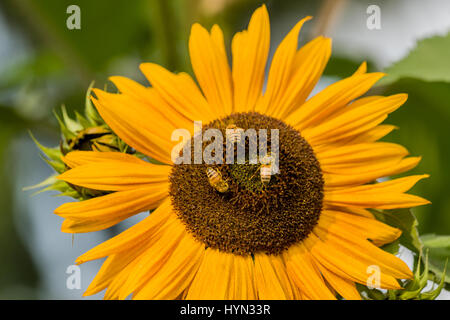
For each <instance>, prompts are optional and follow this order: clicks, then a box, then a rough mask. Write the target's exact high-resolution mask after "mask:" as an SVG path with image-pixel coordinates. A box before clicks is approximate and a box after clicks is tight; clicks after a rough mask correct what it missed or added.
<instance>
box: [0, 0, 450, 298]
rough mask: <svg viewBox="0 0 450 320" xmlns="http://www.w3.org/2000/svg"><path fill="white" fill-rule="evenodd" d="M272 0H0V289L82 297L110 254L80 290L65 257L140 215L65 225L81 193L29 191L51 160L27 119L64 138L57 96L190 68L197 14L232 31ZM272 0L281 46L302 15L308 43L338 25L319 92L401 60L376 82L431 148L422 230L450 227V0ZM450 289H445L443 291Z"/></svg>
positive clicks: (406, 135)
mask: <svg viewBox="0 0 450 320" xmlns="http://www.w3.org/2000/svg"><path fill="white" fill-rule="evenodd" d="M261 3H262V2H261V1H255V0H173V1H167V0H133V1H110V0H96V1H89V0H84V1H75V0H58V1H56V0H36V1H33V0H2V1H1V2H0V209H1V210H0V299H79V298H81V296H82V293H83V291H84V290H85V289H86V288H87V286H88V284H89V282H90V281H91V280H92V279H93V277H94V275H95V272H96V271H97V270H98V268H99V267H100V262H99V261H96V262H90V263H87V264H85V265H83V266H82V267H81V275H82V283H81V289H80V290H77V289H75V290H70V289H68V288H67V287H66V280H67V277H68V274H66V270H67V268H68V267H69V266H70V265H72V264H73V263H74V260H75V258H76V257H77V256H79V255H80V254H81V253H83V252H84V251H86V250H88V249H89V248H91V247H93V246H95V245H96V244H98V243H100V242H102V241H104V240H105V239H107V238H109V237H111V236H112V235H114V234H116V233H118V232H119V231H120V230H122V229H124V228H126V227H127V226H129V225H132V224H134V223H135V222H136V221H138V220H139V219H140V218H141V217H140V216H137V217H134V218H131V219H129V220H127V221H125V222H123V223H122V224H120V225H119V226H117V227H114V228H111V229H108V230H105V231H101V232H96V233H90V234H82V235H76V236H75V238H74V239H73V243H72V237H71V235H69V234H64V233H61V232H60V227H61V223H62V218H59V217H58V216H56V215H54V214H53V213H52V212H53V210H54V209H55V208H56V207H57V206H59V205H60V204H62V203H64V202H66V201H70V200H71V199H69V198H63V197H55V194H52V193H51V192H48V193H42V194H39V195H37V196H32V192H29V191H28V192H24V191H23V190H22V189H23V188H24V187H26V186H29V185H33V184H36V183H38V182H40V181H42V180H43V179H45V178H46V177H47V176H48V175H50V174H51V173H52V170H51V169H50V168H49V167H48V166H47V165H46V163H45V162H44V161H43V160H42V159H41V157H40V156H39V152H38V149H37V148H36V146H35V145H34V143H33V142H32V140H31V139H30V136H29V134H28V131H29V130H30V131H32V132H33V134H34V135H35V136H36V137H37V138H38V140H39V141H41V142H42V143H43V144H44V145H47V146H56V145H58V143H59V131H58V125H57V122H56V120H55V118H54V116H53V115H52V112H53V110H59V108H60V106H61V105H62V104H64V105H65V106H66V107H67V109H68V110H69V113H70V114H73V111H74V110H82V109H83V107H84V99H85V92H86V90H87V88H88V86H89V84H90V83H91V82H92V81H95V86H97V87H104V86H105V85H106V86H112V85H111V84H110V83H108V81H107V78H108V76H111V75H122V76H127V77H130V78H132V79H134V80H137V81H139V82H141V83H147V82H146V80H145V79H144V78H143V76H142V75H141V74H140V73H139V69H138V66H139V63H140V62H144V61H152V62H157V63H159V64H161V65H163V66H164V67H166V68H168V69H170V70H173V71H187V72H190V73H191V72H192V70H191V67H190V64H189V59H188V54H187V40H188V36H189V30H190V25H191V24H192V23H193V22H196V21H197V22H201V23H202V24H203V25H205V26H207V27H211V26H212V24H213V23H218V24H219V25H220V26H221V27H222V28H223V29H224V32H225V39H226V42H227V44H228V45H229V44H230V42H231V37H232V35H233V33H234V32H236V31H240V30H242V29H243V28H245V27H246V26H247V23H248V20H249V18H250V15H251V13H252V12H253V10H254V9H255V8H257V7H258V6H259V5H260V4H261ZM265 3H266V5H267V7H268V9H269V14H270V17H271V32H272V34H271V41H272V47H271V54H273V51H274V49H275V48H276V45H277V44H278V43H279V42H280V41H281V39H282V37H284V35H285V34H286V33H287V32H288V31H289V29H290V28H291V27H292V26H293V25H294V24H295V22H296V21H298V20H299V19H301V18H303V17H304V16H306V15H312V16H314V19H313V20H312V21H311V22H308V23H307V24H306V26H305V27H304V29H303V30H302V33H301V36H300V41H301V43H304V42H306V41H308V40H310V39H312V38H313V37H315V36H317V35H320V34H324V35H326V36H329V37H332V38H333V55H332V59H331V60H330V63H329V66H328V67H327V69H326V70H325V76H324V77H323V79H322V80H321V81H320V83H319V84H318V86H317V88H316V89H315V91H314V92H313V94H314V93H315V92H317V91H318V90H320V89H322V88H324V87H325V86H327V85H329V84H330V83H332V82H335V81H336V80H338V79H340V78H342V77H346V76H348V75H350V74H352V73H353V72H354V71H355V70H356V68H357V66H358V65H359V64H360V63H361V62H362V61H364V60H366V61H367V62H368V64H369V70H370V71H378V70H382V71H385V70H386V71H388V72H389V73H390V74H391V75H390V76H389V77H388V78H387V79H386V80H384V81H382V82H381V83H380V84H379V85H378V86H377V87H376V88H374V89H373V90H372V93H376V94H384V95H387V94H390V93H394V92H406V93H408V94H409V100H408V102H407V103H406V104H405V105H404V106H403V107H402V108H401V109H400V110H398V111H397V112H395V113H394V114H392V115H391V117H390V118H389V119H388V121H387V123H390V124H394V125H397V126H398V127H399V128H400V129H399V130H396V131H395V132H393V133H392V134H390V135H389V136H388V140H389V141H395V142H399V143H401V144H403V145H405V146H406V147H407V148H408V149H409V150H410V151H411V154H412V155H422V156H423V160H422V162H421V163H420V165H419V166H418V167H417V168H416V169H414V172H415V173H429V174H431V178H430V179H428V180H426V181H423V182H421V183H419V185H418V186H416V187H415V188H414V189H413V190H412V192H413V193H416V194H420V195H422V196H424V197H425V198H427V199H429V200H431V201H432V203H433V204H432V205H430V206H426V207H421V208H417V209H415V210H414V213H415V214H416V216H417V217H418V219H419V222H420V225H419V231H420V233H421V234H425V233H435V234H450V197H449V190H450V169H449V168H448V166H449V164H450V139H449V137H450V135H449V133H450V121H449V120H450V36H449V34H448V32H449V31H450V1H447V0H429V1H422V0H396V1H387V0H386V1H376V0H371V1H365V0H330V1H301V0H292V1H285V0H283V1H275V0H268V1H265ZM72 4H76V5H78V6H79V7H80V9H81V29H80V30H69V29H68V28H67V27H66V19H67V18H68V16H69V14H67V13H66V9H67V7H68V6H69V5H72ZM371 4H376V5H378V6H379V7H380V9H381V29H379V30H369V29H368V27H367V24H366V23H367V19H368V17H369V14H368V13H367V11H366V10H367V8H368V6H369V5H371ZM423 39H428V40H423ZM417 43H419V45H418V46H417ZM410 52H412V53H410ZM398 61H400V62H399V63H396V62H398ZM405 257H406V260H408V259H409V258H408V256H407V255H406V256H405ZM410 260H411V259H409V260H408V261H409V263H411V261H410ZM101 296H102V295H101V294H100V295H96V296H93V297H89V299H96V298H101ZM449 297H450V295H449V294H448V292H443V293H442V294H441V297H440V298H447V299H448V298H449Z"/></svg>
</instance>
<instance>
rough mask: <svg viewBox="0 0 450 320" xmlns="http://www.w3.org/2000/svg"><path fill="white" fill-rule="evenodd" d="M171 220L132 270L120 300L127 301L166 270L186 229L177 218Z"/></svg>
mask: <svg viewBox="0 0 450 320" xmlns="http://www.w3.org/2000/svg"><path fill="white" fill-rule="evenodd" d="M169 220H170V221H169V222H168V223H166V224H165V225H164V227H165V229H164V230H162V231H160V236H159V237H158V239H157V240H156V241H155V242H154V243H152V245H150V246H149V247H148V249H147V250H146V251H145V252H144V253H143V254H142V255H141V256H140V257H139V261H138V262H137V263H136V265H135V266H134V268H133V269H132V270H130V275H129V277H128V279H127V280H126V282H125V283H124V284H123V286H122V288H121V290H120V295H119V299H125V298H126V297H127V296H129V295H130V294H131V293H132V292H134V291H135V290H136V289H137V288H139V287H141V286H142V284H144V283H146V282H147V281H149V280H150V278H152V277H153V276H154V275H155V274H156V273H157V272H159V271H160V270H161V269H162V268H164V266H165V264H166V263H167V261H168V259H169V258H170V256H171V254H172V253H173V252H174V251H175V249H176V248H177V247H178V246H179V245H180V242H181V241H182V239H183V237H184V236H185V234H186V229H185V227H184V225H183V224H182V223H181V221H179V220H178V219H177V218H172V219H169Z"/></svg>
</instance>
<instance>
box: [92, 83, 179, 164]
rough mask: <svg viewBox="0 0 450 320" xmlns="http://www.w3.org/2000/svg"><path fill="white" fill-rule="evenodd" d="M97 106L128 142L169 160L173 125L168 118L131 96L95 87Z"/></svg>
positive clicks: (160, 159)
mask: <svg viewBox="0 0 450 320" xmlns="http://www.w3.org/2000/svg"><path fill="white" fill-rule="evenodd" d="M94 93H95V94H96V95H97V97H98V100H97V99H94V98H92V101H93V102H94V104H95V106H96V107H97V110H98V111H99V113H100V115H101V116H102V118H103V119H104V120H105V122H106V123H107V124H108V125H109V126H110V127H111V129H112V130H113V131H114V132H115V133H116V134H117V135H118V136H119V137H120V138H121V139H123V140H124V141H125V142H126V143H127V144H128V145H129V146H131V147H133V148H135V149H136V150H138V151H141V152H142V153H144V154H146V155H148V156H149V157H151V158H154V159H156V160H158V161H161V162H163V163H171V162H172V161H171V157H170V154H171V151H172V147H173V146H174V145H175V143H173V142H171V135H172V131H173V129H175V128H174V127H171V126H170V125H168V123H170V122H168V121H167V119H166V118H165V117H163V116H162V115H160V114H158V113H155V112H152V109H151V108H149V107H148V106H146V105H144V104H143V103H141V102H139V101H138V100H134V99H132V98H131V97H128V96H124V95H120V94H111V93H107V92H104V91H101V90H98V89H94Z"/></svg>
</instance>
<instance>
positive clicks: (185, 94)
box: [140, 63, 216, 130]
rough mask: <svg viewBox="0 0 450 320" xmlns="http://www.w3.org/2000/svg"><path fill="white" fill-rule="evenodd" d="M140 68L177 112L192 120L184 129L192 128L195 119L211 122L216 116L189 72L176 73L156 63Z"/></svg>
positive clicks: (144, 64)
mask: <svg viewBox="0 0 450 320" xmlns="http://www.w3.org/2000/svg"><path fill="white" fill-rule="evenodd" d="M140 68H141V70H142V72H143V73H144V75H145V76H146V77H147V79H148V80H149V81H150V83H151V84H152V85H153V87H154V88H155V89H156V90H157V91H158V93H159V94H160V95H161V97H162V98H163V99H164V100H165V101H166V102H167V103H168V104H169V105H170V106H172V108H173V109H174V110H175V112H176V113H178V114H180V115H181V116H183V117H185V118H186V119H188V120H190V122H191V123H190V125H189V127H188V128H184V129H188V130H190V129H192V128H191V127H192V122H193V121H197V120H203V121H206V122H209V121H212V120H213V119H215V118H216V113H215V111H214V110H213V109H212V108H211V106H210V105H209V104H208V102H206V100H205V98H204V97H203V95H202V93H201V92H200V90H199V88H198V87H197V84H196V83H195V82H194V80H192V78H191V77H190V76H189V75H188V74H187V73H184V72H182V73H179V74H177V75H175V74H173V73H171V72H170V71H168V70H166V69H164V68H163V67H161V66H159V65H157V64H154V63H142V64H141V65H140Z"/></svg>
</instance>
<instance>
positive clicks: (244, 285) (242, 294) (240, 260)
mask: <svg viewBox="0 0 450 320" xmlns="http://www.w3.org/2000/svg"><path fill="white" fill-rule="evenodd" d="M233 261H234V265H233V270H234V271H233V272H232V274H231V282H230V290H229V295H228V296H227V299H230V300H255V299H257V297H258V296H257V294H256V288H255V278H254V274H255V271H254V269H255V268H254V264H253V260H252V257H251V256H240V255H235V256H234V257H233Z"/></svg>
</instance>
